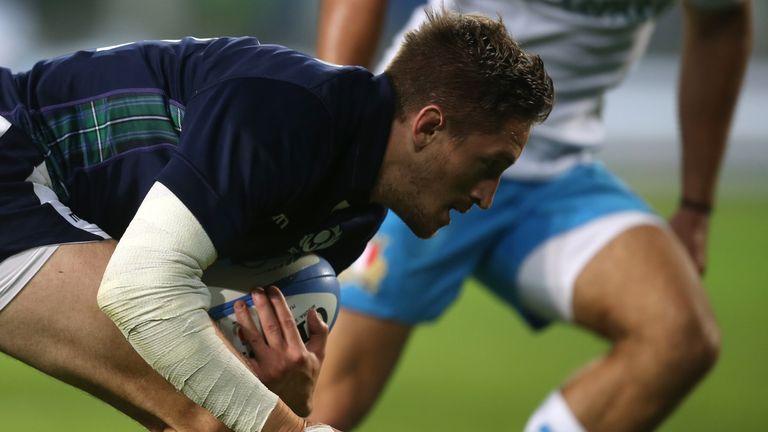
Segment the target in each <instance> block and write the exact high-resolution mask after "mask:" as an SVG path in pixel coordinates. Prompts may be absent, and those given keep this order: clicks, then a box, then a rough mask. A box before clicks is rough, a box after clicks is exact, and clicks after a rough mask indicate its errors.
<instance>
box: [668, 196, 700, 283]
mask: <svg viewBox="0 0 768 432" xmlns="http://www.w3.org/2000/svg"><path fill="white" fill-rule="evenodd" d="M669 225H670V226H671V227H672V231H674V232H675V234H676V235H677V238H678V239H680V241H681V242H682V243H683V246H684V247H685V250H686V251H687V252H688V255H689V256H690V257H691V259H692V260H693V263H694V265H695V266H696V269H697V270H698V271H699V274H700V275H703V274H704V272H705V271H706V269H707V238H708V236H709V215H707V214H704V213H701V212H698V211H695V210H691V209H687V208H685V207H681V208H680V209H678V210H677V212H676V213H675V214H674V215H673V216H672V218H671V219H670V220H669Z"/></svg>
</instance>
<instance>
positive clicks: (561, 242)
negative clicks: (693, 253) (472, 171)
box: [340, 162, 664, 328]
mask: <svg viewBox="0 0 768 432" xmlns="http://www.w3.org/2000/svg"><path fill="white" fill-rule="evenodd" d="M641 224H655V225H663V224H664V222H663V221H662V220H661V219H660V218H659V217H658V216H656V215H655V214H654V213H653V212H652V211H651V210H650V208H649V207H648V205H646V204H645V202H643V200H642V199H640V198H639V197H638V196H637V195H636V194H635V193H633V192H632V191H631V190H630V189H629V188H628V187H627V186H626V185H625V184H624V183H623V182H622V181H621V180H619V179H618V178H617V177H616V176H615V175H613V174H612V173H610V172H609V171H608V170H607V169H606V168H605V166H604V165H603V164H602V163H599V162H590V163H585V164H581V165H577V166H575V167H574V168H572V169H571V170H569V171H568V172H566V173H564V174H561V175H559V176H557V177H555V178H553V179H550V180H548V181H546V182H523V181H516V180H508V179H505V180H502V182H501V185H500V186H499V189H498V191H497V193H496V197H495V199H494V202H493V206H492V207H491V209H489V210H485V211H482V210H479V209H477V208H475V209H473V210H472V211H470V212H468V213H466V214H459V213H456V214H452V215H451V224H450V225H449V226H447V227H445V228H443V229H441V230H440V231H439V232H438V233H437V235H436V236H435V237H433V238H431V239H429V240H420V239H418V238H416V237H415V236H414V235H413V234H412V233H411V231H410V230H409V229H408V227H407V226H405V224H403V222H402V221H401V220H400V219H399V218H398V217H397V216H395V215H394V214H392V213H390V214H389V215H388V216H387V218H386V220H385V221H384V224H383V225H382V227H381V229H380V230H379V232H378V233H377V235H376V236H375V237H374V238H373V239H372V240H371V242H370V243H369V244H368V247H367V248H366V250H365V252H364V253H363V255H362V256H361V257H360V258H359V259H358V260H357V261H356V262H355V263H354V264H353V265H352V266H351V267H350V268H349V269H348V270H347V271H345V272H344V273H342V275H341V276H340V279H341V281H342V291H341V298H342V305H343V307H345V308H347V309H351V310H354V311H357V312H360V313H364V314H367V315H372V316H375V317H379V318H384V319H392V320H396V321H400V322H403V323H406V324H417V323H420V322H423V321H429V320H433V319H435V318H437V317H438V316H440V315H441V314H442V313H443V311H445V309H446V308H447V307H448V306H449V305H450V304H451V303H452V302H453V301H454V300H455V299H456V297H457V296H458V294H459V290H460V289H461V286H462V285H463V283H464V281H465V280H466V279H467V278H468V277H470V276H475V277H476V278H477V279H478V280H479V281H481V282H482V283H483V284H484V285H485V286H486V287H487V288H488V289H490V290H491V291H493V292H494V293H495V294H496V295H497V296H498V297H499V298H500V299H502V300H503V301H505V302H506V303H507V304H509V305H511V306H513V307H514V308H516V309H517V310H518V311H519V312H520V314H521V315H522V316H523V317H524V318H525V319H526V320H527V321H528V322H529V323H530V324H531V325H532V326H533V327H535V328H538V327H542V326H544V325H546V324H547V323H549V322H550V321H553V320H558V319H560V320H571V319H572V311H571V298H572V292H573V284H574V281H575V279H576V277H577V276H578V274H579V273H580V272H581V269H582V268H583V267H584V265H586V263H587V262H589V260H591V258H592V257H593V256H594V255H595V254H596V253H597V252H598V251H599V250H600V249H601V248H602V247H603V246H605V244H606V243H608V242H609V241H610V240H611V239H613V238H614V237H616V236H617V235H618V234H620V233H621V232H624V231H626V230H627V229H629V228H631V227H633V226H637V225H641Z"/></svg>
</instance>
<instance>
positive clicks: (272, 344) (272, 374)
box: [235, 287, 328, 417]
mask: <svg viewBox="0 0 768 432" xmlns="http://www.w3.org/2000/svg"><path fill="white" fill-rule="evenodd" d="M251 296H252V297H253V305H254V307H255V308H256V313H257V314H258V316H259V321H260V322H261V328H262V329H263V331H264V335H263V336H262V334H261V333H260V332H259V330H258V328H257V327H256V324H255V323H254V322H253V318H252V317H251V314H250V312H248V307H247V305H246V304H245V302H242V301H239V302H237V303H235V316H236V318H237V322H238V324H239V325H240V338H241V339H242V340H243V342H244V343H246V344H248V345H250V347H251V349H252V350H253V353H254V358H252V359H250V358H249V359H247V361H248V363H249V364H250V366H251V368H252V370H253V371H254V373H255V374H256V376H258V377H259V379H260V380H261V382H263V383H264V385H266V386H267V387H268V388H269V389H270V390H272V391H273V392H274V393H275V394H277V395H278V396H279V397H280V399H282V400H283V401H284V402H285V403H286V404H287V405H288V406H289V407H290V408H291V409H292V410H293V411H294V412H295V413H296V414H298V415H300V416H302V417H306V416H308V415H309V413H310V412H311V410H312V406H311V404H312V392H313V391H314V389H315V383H316V382H317V376H318V374H319V373H320V366H321V365H322V363H323V359H324V357H325V343H326V341H327V339H328V326H327V325H326V324H325V323H324V322H323V321H322V320H321V319H320V317H319V316H318V315H317V312H315V310H314V309H313V310H310V311H309V313H308V314H307V325H308V328H309V341H307V344H306V345H304V343H303V342H302V341H301V335H300V334H299V330H298V329H297V328H296V323H295V322H294V320H293V315H292V314H291V310H290V309H289V307H288V303H286V301H285V298H284V297H283V294H282V293H281V292H280V290H278V289H277V288H275V287H270V288H267V290H263V289H261V288H258V289H256V290H255V291H254V292H253V293H251Z"/></svg>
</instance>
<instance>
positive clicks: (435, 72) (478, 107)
mask: <svg viewBox="0 0 768 432" xmlns="http://www.w3.org/2000/svg"><path fill="white" fill-rule="evenodd" d="M426 13H427V20H426V21H425V22H424V23H423V24H422V25H421V26H420V27H419V28H418V29H417V30H414V31H411V32H409V33H408V34H407V35H406V36H405V41H404V42H403V45H402V46H401V47H400V50H399V52H398V53H397V55H396V56H395V58H394V60H392V63H390V64H389V66H388V67H387V70H386V71H385V74H386V75H387V76H388V77H389V78H390V80H391V81H392V85H393V87H394V90H395V95H396V107H395V115H396V116H397V117H398V118H400V119H404V118H405V115H406V114H407V113H410V112H412V111H415V110H417V109H420V108H421V107H422V106H424V105H426V104H430V103H435V104H437V105H439V106H441V107H442V108H443V109H444V110H445V111H446V116H447V117H448V121H449V125H450V126H449V127H450V129H451V130H452V132H453V133H455V134H457V135H463V134H466V133H467V132H469V131H477V132H485V133H492V132H494V131H497V130H498V128H499V127H500V126H501V125H502V124H504V123H505V122H507V121H509V120H512V119H516V120H524V121H531V122H542V121H544V120H545V119H546V118H547V116H548V115H549V112H550V111H551V110H552V102H553V98H554V88H553V86H552V80H551V79H550V78H549V75H547V73H546V71H545V70H544V63H543V62H542V61H541V58H539V56H537V55H532V54H529V53H527V52H525V51H523V50H522V49H521V48H520V46H519V45H518V44H517V43H516V42H515V41H514V40H513V39H512V37H510V36H509V34H508V33H507V29H506V27H505V26H504V23H503V22H502V21H501V18H499V19H498V20H493V19H491V18H488V17H485V16H482V15H475V14H461V13H457V12H453V11H448V10H446V9H444V8H443V9H441V10H439V11H435V10H433V9H427V10H426Z"/></svg>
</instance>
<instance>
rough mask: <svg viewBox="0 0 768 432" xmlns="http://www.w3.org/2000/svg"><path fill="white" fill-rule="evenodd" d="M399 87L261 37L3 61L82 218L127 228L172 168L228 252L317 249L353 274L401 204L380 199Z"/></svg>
mask: <svg viewBox="0 0 768 432" xmlns="http://www.w3.org/2000/svg"><path fill="white" fill-rule="evenodd" d="M392 98H393V97H392V90H391V86H390V84H389V83H388V81H387V79H386V78H385V77H384V76H372V75H371V74H370V73H369V72H368V71H367V70H365V69H363V68H359V67H350V66H344V67H340V66H336V65H330V64H326V63H323V62H320V61H318V60H316V59H314V58H312V57H309V56H307V55H304V54H301V53H299V52H296V51H293V50H290V49H287V48H285V47H281V46H276V45H262V44H260V43H259V42H258V41H257V40H256V39H254V38H219V39H209V40H199V39H194V38H186V39H183V40H181V41H176V42H167V41H146V42H137V43H132V44H126V45H122V46H117V47H112V48H106V49H99V50H94V51H80V52H77V53H74V54H72V55H68V56H64V57H59V58H55V59H51V60H48V61H43V62H40V63H38V64H36V65H35V66H34V67H33V68H32V69H31V70H30V71H28V72H23V73H18V74H15V75H11V74H10V72H9V71H8V70H2V69H0V114H2V115H3V116H4V117H5V118H7V119H8V120H9V121H10V122H11V123H12V124H13V125H14V126H16V127H18V128H21V129H22V130H23V131H25V133H26V134H28V136H29V138H30V142H31V143H33V145H34V146H35V147H36V149H37V154H38V156H40V157H41V161H42V160H45V163H46V167H47V168H48V171H49V173H50V176H51V180H52V183H53V189H54V190H55V192H56V194H57V195H58V197H59V198H60V200H61V201H62V202H63V203H65V204H66V205H68V206H69V207H70V208H71V209H72V210H73V211H74V212H75V213H76V214H77V216H79V217H81V218H83V219H85V220H88V221H90V222H92V223H95V224H97V225H99V226H100V227H101V228H102V229H103V230H105V231H106V232H107V233H109V234H110V235H112V236H113V237H115V238H119V237H120V235H121V234H122V233H123V232H124V230H125V228H126V227H127V225H128V223H129V222H130V220H131V218H132V217H133V215H134V214H135V212H136V210H137V208H138V206H139V204H140V203H141V201H142V199H143V197H144V196H145V194H146V193H147V191H148V190H149V188H150V187H151V185H152V184H153V183H154V182H155V181H159V182H161V183H163V184H164V185H166V186H167V187H168V188H169V189H171V190H172V191H173V192H174V193H175V194H176V195H177V196H178V197H179V198H180V199H181V201H182V202H184V203H185V205H186V206H187V207H188V208H189V209H190V210H191V211H192V213H193V214H194V215H195V216H196V217H197V219H198V220H199V221H200V223H201V224H202V226H203V228H204V229H205V231H206V232H207V233H208V235H209V236H210V238H211V240H212V241H213V243H214V245H215V247H216V250H217V252H218V254H219V257H220V258H228V259H231V260H232V261H235V262H245V263H254V264H255V265H258V263H263V262H264V261H265V260H268V259H270V258H275V257H278V256H283V257H284V256H286V255H293V256H295V255H300V254H304V253H308V252H314V253H318V254H320V255H323V256H324V257H325V258H326V259H328V260H329V261H330V262H331V263H332V264H333V266H334V268H335V269H336V271H337V272H338V271H341V270H342V269H344V268H345V267H347V266H348V265H349V264H350V263H351V262H352V261H353V260H354V259H355V258H356V257H357V256H358V255H359V254H360V253H361V252H362V250H363V248H364V247H365V243H366V241H367V240H368V239H369V238H370V237H371V236H372V235H373V234H374V232H375V231H376V229H377V228H378V226H379V224H380V223H381V221H382V219H383V216H384V214H385V209H384V208H383V207H381V206H379V205H375V204H371V203H369V197H370V192H371V189H372V186H373V184H374V182H375V180H376V177H377V175H378V171H379V168H380V165H381V161H382V159H383V155H384V150H385V147H386V143H387V140H388V136H389V130H390V127H391V121H392V115H393V99H392ZM35 163H38V162H37V161H36V162H35Z"/></svg>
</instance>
